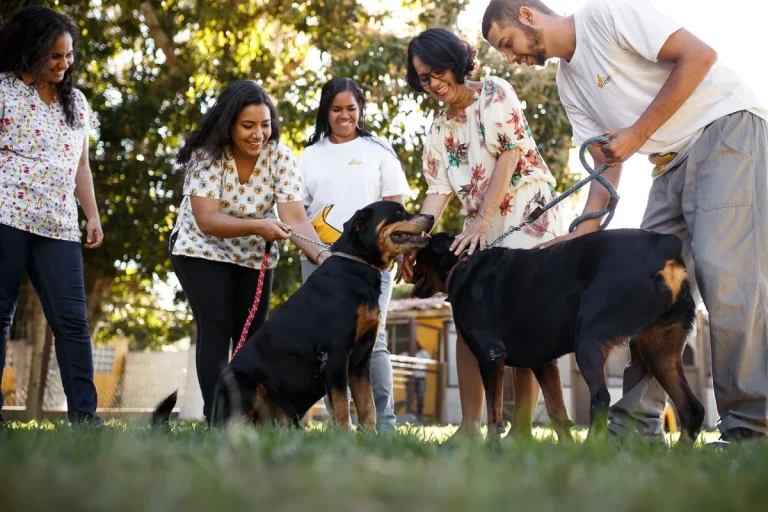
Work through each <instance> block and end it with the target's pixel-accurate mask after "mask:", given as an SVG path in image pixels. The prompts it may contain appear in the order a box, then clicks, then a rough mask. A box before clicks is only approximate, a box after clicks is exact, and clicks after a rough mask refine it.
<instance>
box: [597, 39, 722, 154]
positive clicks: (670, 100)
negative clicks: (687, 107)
mask: <svg viewBox="0 0 768 512" xmlns="http://www.w3.org/2000/svg"><path fill="white" fill-rule="evenodd" d="M658 59H659V60H662V61H666V62H670V63H672V64H674V68H673V70H672V73H671V74H670V75H669V78H668V79H667V81H666V82H665V83H664V86H663V87H662V88H661V90H660V91H659V94H658V95H657V96H656V98H655V99H654V100H653V102H651V104H650V105H649V106H648V108H647V109H646V110H645V112H644V113H643V115H641V116H640V118H639V119H638V120H637V121H636V122H635V124H633V125H632V126H630V127H628V128H624V129H621V130H617V131H614V132H609V133H608V134H606V135H607V136H608V138H610V139H611V143H610V144H606V145H604V146H603V147H602V153H603V155H604V156H605V161H606V162H607V163H608V164H609V165H615V164H617V163H621V162H624V161H626V160H627V159H628V158H629V157H631V156H632V155H633V154H635V153H637V151H638V150H639V149H640V148H641V147H642V146H643V145H644V144H645V143H646V142H647V141H648V139H650V138H651V136H652V135H653V134H654V133H655V132H656V130H658V129H659V128H660V127H661V126H662V125H663V124H664V123H666V122H667V121H668V120H669V119H670V118H671V117H672V116H673V115H674V114H675V112H677V111H678V110H679V109H680V107H682V106H683V104H684V103H685V102H686V100H688V98H690V97H691V95H692V94H693V92H694V91H695V90H696V88H697V87H698V86H699V84H701V82H702V81H703V80H704V78H705V77H706V76H707V73H709V70H710V69H712V66H713V65H714V64H715V62H716V61H717V52H715V50H714V49H712V48H711V47H710V46H709V45H707V44H706V43H704V42H703V41H702V40H700V39H699V38H697V37H696V36H694V35H693V34H691V33H690V32H688V31H687V30H686V29H684V28H681V29H679V30H678V31H676V32H675V33H673V34H672V35H671V36H669V38H668V39H667V41H666V43H664V45H663V46H662V48H661V50H660V51H659V55H658Z"/></svg>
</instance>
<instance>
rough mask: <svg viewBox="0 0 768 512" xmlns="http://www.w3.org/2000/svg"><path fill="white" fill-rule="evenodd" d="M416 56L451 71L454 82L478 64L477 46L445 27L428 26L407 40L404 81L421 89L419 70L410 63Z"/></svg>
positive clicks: (433, 65)
mask: <svg viewBox="0 0 768 512" xmlns="http://www.w3.org/2000/svg"><path fill="white" fill-rule="evenodd" d="M414 57H418V58H419V60H421V62H423V63H424V64H426V65H427V66H429V67H430V69H434V70H440V71H447V70H449V69H450V70H451V71H453V75H454V76H455V77H456V82H457V83H460V84H463V83H464V82H465V81H466V79H467V78H468V77H469V76H471V75H472V73H473V72H474V71H475V69H476V68H477V60H476V57H477V50H475V48H474V47H473V46H472V45H471V44H469V43H468V42H467V41H465V40H463V39H461V38H459V36H457V35H456V34H454V33H453V32H451V31H449V30H446V29H444V28H430V29H428V30H425V31H424V32H422V33H420V34H419V35H417V36H416V37H414V38H413V39H411V42H410V43H408V67H407V74H406V81H407V82H408V85H409V86H410V87H411V88H412V89H413V90H415V91H418V92H424V87H422V85H421V81H420V80H419V74H418V73H417V72H416V68H415V67H414V66H413V58H414Z"/></svg>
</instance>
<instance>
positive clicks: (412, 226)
mask: <svg viewBox="0 0 768 512" xmlns="http://www.w3.org/2000/svg"><path fill="white" fill-rule="evenodd" d="M430 228H431V225H430V223H425V222H423V221H421V220H420V219H419V218H418V217H416V218H414V220H413V221H412V222H406V221H401V222H394V223H392V224H387V221H386V219H385V220H383V221H381V222H379V224H378V225H377V226H376V233H377V244H378V246H379V250H380V251H381V260H382V261H383V262H384V269H387V268H390V267H391V266H392V264H393V263H394V261H395V258H397V257H398V256H400V255H401V254H404V253H405V252H407V251H408V250H410V249H413V246H412V245H411V244H408V243H400V244H397V243H395V242H393V241H392V238H391V236H392V233H398V232H401V233H409V234H411V235H414V236H418V235H419V234H420V233H421V232H422V231H427V230H429V229H430Z"/></svg>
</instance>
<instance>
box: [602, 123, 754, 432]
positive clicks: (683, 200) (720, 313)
mask: <svg viewBox="0 0 768 512" xmlns="http://www.w3.org/2000/svg"><path fill="white" fill-rule="evenodd" d="M767 174H768V124H766V122H765V121H764V120H763V119H761V118H759V117H757V116H755V115H753V114H751V113H749V112H746V111H740V112H736V113H733V114H730V115H728V116H724V117H722V118H720V119H718V120H717V121H715V122H714V123H712V124H711V125H709V126H708V127H707V128H706V129H705V130H704V132H703V134H702V136H701V138H700V139H699V140H698V141H697V142H696V143H695V144H694V146H693V147H692V148H691V151H690V153H689V154H688V157H687V158H686V159H685V160H684V161H683V162H682V163H680V164H679V165H677V166H675V167H674V168H672V169H670V170H669V171H667V172H666V173H665V174H663V175H662V176H660V177H659V178H657V179H656V180H655V181H654V183H653V186H652V188H651V192H650V194H649V198H648V206H647V209H646V211H645V216H644V218H643V223H642V227H643V228H644V229H649V230H651V231H657V232H660V233H670V234H674V235H677V236H678V237H680V238H681V239H682V241H683V244H684V256H685V258H686V265H687V267H688V272H689V275H690V277H691V280H692V281H694V279H693V276H694V275H695V282H694V283H693V284H694V292H695V291H696V289H698V293H700V295H701V298H702V299H703V301H704V305H705V306H706V308H707V311H708V313H709V320H710V334H711V353H712V377H713V382H714V391H715V400H716V403H717V411H718V414H719V416H720V419H719V421H718V428H719V429H720V431H721V432H725V431H726V430H729V429H732V428H735V427H745V428H748V429H752V430H756V431H759V432H768V314H767V313H766V308H767V307H768V293H767V289H768V282H767V281H766V279H767V278H768V219H767V218H766V217H767V216H768V180H767V179H766V178H767ZM630 348H632V347H631V343H630ZM632 352H633V354H632V359H631V360H630V362H629V363H628V364H627V367H626V368H625V371H624V396H623V397H622V398H621V400H619V401H618V402H617V403H616V404H615V405H614V406H613V407H611V409H610V413H609V419H610V426H609V428H610V429H611V430H612V431H613V432H614V433H615V434H617V435H619V436H623V435H626V434H627V433H629V432H630V431H633V430H634V431H635V432H636V433H638V434H641V435H646V436H659V435H660V434H661V433H662V430H661V420H660V416H661V413H662V411H663V410H664V405H665V402H666V394H665V393H664V391H663V389H662V388H661V386H660V385H659V383H658V382H657V381H656V380H655V379H653V378H652V377H650V376H649V375H648V371H647V369H646V368H645V365H644V364H643V363H642V361H641V360H640V359H639V358H638V357H636V356H635V354H634V351H632Z"/></svg>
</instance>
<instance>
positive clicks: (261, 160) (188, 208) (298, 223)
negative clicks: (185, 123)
mask: <svg viewBox="0 0 768 512" xmlns="http://www.w3.org/2000/svg"><path fill="white" fill-rule="evenodd" d="M178 162H179V164H181V165H182V166H184V167H185V170H186V177H185V180H184V192H183V196H184V197H183V199H182V201H181V206H180V208H179V216H178V219H177V221H176V225H175V227H174V229H173V233H172V234H171V264H172V265H173V269H174V271H175V272H176V275H177V277H178V278H179V282H180V283H181V287H182V288H183V290H184V293H185V295H186V296H187V298H188V299H189V305H190V307H191V308H192V312H193V313H194V315H195V321H196V322H197V333H198V338H197V349H196V351H197V359H196V363H197V377H198V381H199V382H200V389H201V391H202V395H203V414H204V415H205V418H206V421H207V420H209V418H210V412H211V405H212V400H213V390H214V387H215V385H216V381H217V380H218V378H219V374H220V373H221V370H222V369H223V367H224V366H225V365H226V364H227V360H228V358H229V350H230V346H231V344H232V343H237V341H238V339H239V338H240V333H241V331H242V329H243V326H244V324H245V321H246V318H247V316H248V313H249V311H250V308H251V305H252V304H253V299H254V295H255V292H256V286H257V281H258V277H259V272H260V269H261V266H262V261H263V257H264V250H265V245H266V242H272V241H277V240H283V239H287V238H289V237H290V233H291V232H292V231H295V232H296V233H299V234H301V235H304V236H305V237H309V238H312V239H313V240H317V235H316V234H315V231H314V230H313V229H312V226H311V225H310V223H309V221H308V220H307V217H306V214H305V212H304V208H303V205H302V203H301V185H300V181H301V177H300V176H299V174H298V171H297V170H296V160H295V159H294V157H293V153H292V152H291V150H290V149H289V148H288V147H287V146H285V145H284V144H282V143H281V142H280V123H279V121H278V117H277V112H276V111H275V107H274V105H273V104H272V100H271V99H270V98H269V95H267V93H266V92H265V91H264V89H262V88H261V87H259V86H258V85H257V84H256V82H252V81H250V80H239V81H236V82H233V83H231V84H230V85H228V86H227V87H226V88H225V89H224V90H223V91H222V93H221V96H219V98H218V99H217V100H216V103H214V105H213V106H212V107H211V108H210V110H208V112H207V113H206V114H205V115H204V116H203V118H202V120H201V121H200V125H199V127H198V128H197V129H196V130H195V131H194V132H192V133H191V134H190V135H189V137H187V139H186V141H185V143H184V147H182V148H181V150H179V154H178ZM275 207H276V208H277V213H278V214H279V215H280V220H278V219H276V218H275V212H274V209H275ZM294 243H295V244H296V246H297V247H299V249H301V250H302V251H304V252H305V253H307V254H308V255H309V256H310V258H311V259H312V260H313V261H320V262H322V260H323V259H325V258H326V257H328V255H329V253H328V252H327V251H323V250H322V249H321V248H320V247H319V246H318V245H315V244H311V243H308V242H305V241H302V240H298V239H295V240H294ZM277 260H278V250H277V244H275V245H273V246H272V250H271V251H270V253H269V262H268V270H266V273H265V277H264V291H263V293H262V296H261V302H260V303H259V307H258V310H257V312H256V316H255V317H254V319H253V322H252V323H251V325H250V328H249V330H248V336H252V335H253V334H254V333H255V332H256V331H257V330H258V328H259V327H261V325H262V324H263V323H264V322H265V321H266V319H267V314H268V312H269V295H270V291H271V289H272V274H273V272H274V268H275V267H276V266H277Z"/></svg>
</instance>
